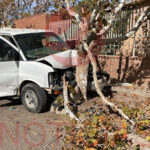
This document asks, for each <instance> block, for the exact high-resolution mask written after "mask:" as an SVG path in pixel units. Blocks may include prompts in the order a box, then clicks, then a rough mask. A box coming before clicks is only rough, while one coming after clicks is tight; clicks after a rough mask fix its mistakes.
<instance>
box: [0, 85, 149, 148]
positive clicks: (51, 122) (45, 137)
mask: <svg viewBox="0 0 150 150" xmlns="http://www.w3.org/2000/svg"><path fill="white" fill-rule="evenodd" d="M119 89H120V88H119ZM129 91H132V92H133V93H130V94H129ZM139 95H140V94H139ZM139 95H137V93H136V92H135V91H134V90H132V89H126V90H125V91H121V92H119V94H118V92H115V91H114V92H113V96H112V97H111V98H109V100H110V101H112V102H115V103H116V104H117V105H118V106H119V103H118V102H120V103H121V101H122V102H125V103H128V104H130V106H133V107H135V106H139V107H140V105H141V104H143V103H144V101H145V100H146V99H147V98H148V103H147V104H148V105H150V103H149V102H150V97H149V95H147V94H145V97H143V96H142V97H141V96H139ZM94 99H96V100H98V99H99V98H98V97H96V98H94ZM94 99H93V100H94ZM90 101H91V100H90ZM90 101H88V102H86V103H84V104H83V105H84V107H86V108H87V107H88V106H89V103H91V102H92V101H91V102H90ZM0 109H1V113H0V150H61V149H62V145H63V140H62V138H63V135H64V126H66V125H68V123H69V118H68V117H67V116H64V115H57V114H55V113H52V112H50V111H48V112H46V113H42V114H33V113H30V112H28V111H27V110H25V108H24V107H23V105H22V104H21V102H20V100H13V101H12V100H8V99H7V100H6V98H5V99H0ZM147 117H148V118H147V119H150V118H149V117H150V112H147ZM144 150H145V149H144Z"/></svg>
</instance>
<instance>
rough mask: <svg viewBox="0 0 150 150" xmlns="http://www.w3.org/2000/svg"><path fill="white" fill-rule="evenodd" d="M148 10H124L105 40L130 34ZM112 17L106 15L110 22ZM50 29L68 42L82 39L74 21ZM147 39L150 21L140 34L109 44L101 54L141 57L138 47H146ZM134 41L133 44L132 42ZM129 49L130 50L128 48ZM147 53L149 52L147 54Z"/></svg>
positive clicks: (149, 36) (59, 23) (133, 0)
mask: <svg viewBox="0 0 150 150" xmlns="http://www.w3.org/2000/svg"><path fill="white" fill-rule="evenodd" d="M136 1H137V0H127V3H130V2H136ZM145 9H146V6H145V7H143V6H142V7H134V8H124V9H123V11H121V12H120V13H119V15H118V16H117V18H116V21H115V22H114V24H113V26H112V27H111V28H110V30H108V31H107V33H106V35H105V37H104V38H105V39H116V38H119V37H121V36H123V35H125V34H126V33H128V32H129V31H130V30H131V29H132V28H133V27H134V25H135V23H136V21H137V19H138V17H139V16H140V15H141V13H142V12H143V11H144V10H145ZM110 17H111V13H110V12H108V13H107V14H106V15H105V19H106V20H109V18H110ZM49 27H50V29H51V30H52V31H54V32H55V33H56V34H58V35H60V36H61V37H62V38H65V40H67V41H76V40H78V39H80V30H79V25H78V24H76V23H74V22H73V20H63V21H58V22H53V23H50V25H49ZM145 39H150V20H148V21H147V22H146V23H144V24H143V25H142V27H140V29H139V30H138V32H137V33H136V34H134V35H133V36H132V37H131V38H130V39H129V40H128V41H127V42H126V41H121V42H113V43H108V44H107V45H105V46H104V48H103V50H102V51H101V54H104V55H117V53H119V52H120V51H123V53H124V52H125V51H130V52H129V54H128V55H131V56H140V55H141V53H142V54H143V53H144V52H145V48H143V49H144V51H143V52H142V50H140V53H138V52H137V47H139V43H141V47H142V46H143V45H144V44H143V43H142V42H141V41H143V40H145ZM131 41H132V42H131ZM127 47H128V48H127ZM146 53H147V52H146Z"/></svg>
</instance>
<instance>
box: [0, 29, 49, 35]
mask: <svg viewBox="0 0 150 150" xmlns="http://www.w3.org/2000/svg"><path fill="white" fill-rule="evenodd" d="M40 32H48V30H42V29H17V28H0V35H1V34H11V35H19V34H28V33H40ZM49 32H50V31H49Z"/></svg>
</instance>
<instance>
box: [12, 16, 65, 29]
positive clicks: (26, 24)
mask: <svg viewBox="0 0 150 150" xmlns="http://www.w3.org/2000/svg"><path fill="white" fill-rule="evenodd" d="M60 20H63V17H62V16H61V15H59V16H58V15H50V14H46V13H44V14H38V15H34V16H29V17H25V18H22V19H19V20H15V21H14V24H15V27H16V28H21V29H25V28H31V29H48V28H49V24H50V23H51V22H56V21H60Z"/></svg>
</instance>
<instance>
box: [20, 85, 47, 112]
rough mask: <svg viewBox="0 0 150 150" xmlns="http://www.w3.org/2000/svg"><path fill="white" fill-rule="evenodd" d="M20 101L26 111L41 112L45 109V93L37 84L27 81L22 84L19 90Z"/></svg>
mask: <svg viewBox="0 0 150 150" xmlns="http://www.w3.org/2000/svg"><path fill="white" fill-rule="evenodd" d="M31 99H32V100H31ZM21 101H22V103H23V105H24V107H25V108H26V109H27V110H28V111H30V112H32V113H41V112H43V111H45V109H46V104H47V93H46V91H45V90H44V89H42V88H40V87H39V86H38V85H36V84H34V83H28V84H26V85H24V86H23V88H22V90H21ZM31 101H32V102H31ZM33 103H34V104H33Z"/></svg>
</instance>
